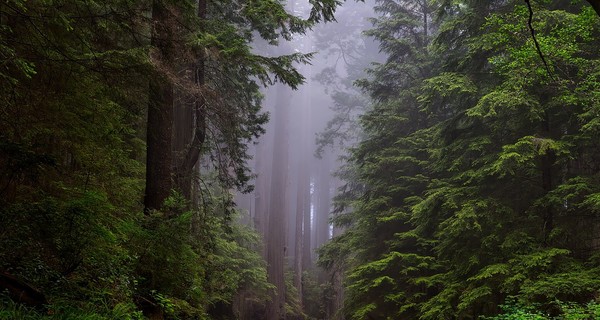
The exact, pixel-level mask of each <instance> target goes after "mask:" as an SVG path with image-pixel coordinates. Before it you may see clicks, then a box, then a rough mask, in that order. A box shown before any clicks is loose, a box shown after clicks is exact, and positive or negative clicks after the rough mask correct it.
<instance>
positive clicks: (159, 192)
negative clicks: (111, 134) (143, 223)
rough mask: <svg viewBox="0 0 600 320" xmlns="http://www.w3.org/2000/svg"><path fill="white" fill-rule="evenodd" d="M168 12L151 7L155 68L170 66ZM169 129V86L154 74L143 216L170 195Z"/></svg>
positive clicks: (155, 5)
mask: <svg viewBox="0 0 600 320" xmlns="http://www.w3.org/2000/svg"><path fill="white" fill-rule="evenodd" d="M168 20H169V10H168V9H167V8H166V7H165V6H164V5H163V4H162V3H161V2H160V1H158V0H155V1H154V2H153V3H152V25H153V29H152V38H151V44H152V47H153V48H155V49H156V57H154V58H155V59H157V60H158V61H159V62H158V63H159V64H161V65H163V66H164V67H171V66H172V63H171V62H172V59H173V47H172V45H173V44H172V40H173V30H172V26H170V24H169V22H168ZM172 125H173V86H172V83H171V81H170V80H169V79H168V77H167V76H166V75H164V74H162V73H161V72H160V71H156V72H155V74H154V75H153V76H152V77H151V79H150V93H149V101H148V126H147V129H146V130H147V141H146V144H147V156H146V194H145V197H144V208H145V210H144V211H145V212H146V213H148V212H149V211H150V210H155V209H160V208H161V207H162V205H163V202H164V201H165V199H166V198H167V197H168V196H169V193H170V192H171V142H172V138H171V134H172Z"/></svg>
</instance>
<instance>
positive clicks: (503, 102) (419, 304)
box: [322, 0, 600, 319]
mask: <svg viewBox="0 0 600 320" xmlns="http://www.w3.org/2000/svg"><path fill="white" fill-rule="evenodd" d="M380 4H381V6H380V7H378V10H379V12H381V13H382V14H381V16H380V17H378V18H377V19H375V20H374V21H375V29H374V30H372V31H370V32H369V34H371V35H373V36H375V37H376V38H377V40H378V41H380V43H381V48H382V50H383V51H384V52H386V53H387V54H388V55H389V57H388V60H387V61H386V62H385V63H383V64H380V65H375V66H374V67H373V68H372V69H371V70H370V75H371V76H372V77H373V78H372V79H369V80H361V81H359V85H361V86H362V87H363V88H364V89H365V90H366V91H367V92H368V93H369V94H370V95H371V98H372V100H373V105H372V109H371V110H370V111H368V112H367V113H366V114H365V115H364V116H363V117H362V118H361V123H360V124H361V127H362V129H363V130H364V134H365V136H364V138H363V139H362V141H361V142H360V143H359V144H358V146H357V147H355V148H353V149H352V150H351V152H352V155H351V157H350V165H349V170H353V172H352V174H349V175H348V177H349V178H350V179H352V184H351V185H353V186H355V187H354V189H352V190H349V191H346V193H345V194H343V195H342V196H340V197H341V198H343V199H344V204H345V205H346V210H347V213H345V214H343V215H342V217H340V218H338V219H337V221H343V223H344V225H345V226H347V233H346V234H345V235H344V236H343V237H340V238H338V239H336V240H334V241H333V242H332V243H331V244H330V245H328V246H327V247H326V248H325V250H324V251H323V253H325V254H326V255H325V256H324V258H323V260H322V263H324V264H325V265H326V266H333V265H343V266H344V267H345V268H346V270H347V285H346V288H347V292H346V295H347V299H346V308H345V314H346V316H347V317H348V318H352V319H370V318H376V319H395V318H402V319H405V318H406V319H475V318H478V317H480V316H486V315H493V314H497V313H498V312H499V310H498V306H499V305H500V304H501V303H502V301H504V300H505V299H506V298H507V297H509V296H514V297H516V299H517V300H518V301H519V305H518V306H516V305H515V306H512V307H509V308H512V309H510V310H508V309H507V311H506V312H505V315H502V316H498V317H499V318H498V319H546V318H547V317H548V314H549V315H550V316H552V317H554V316H559V315H558V311H556V310H559V309H560V308H558V307H557V306H558V304H554V302H553V301H555V300H556V299H558V300H560V301H568V302H567V303H566V305H569V304H570V303H571V302H573V303H585V302H587V301H590V300H591V299H593V298H594V297H595V296H596V295H597V293H598V292H599V290H600V286H599V283H598V281H597V280H596V279H597V278H598V264H597V262H596V261H595V260H594V258H593V257H591V253H592V252H593V251H594V250H595V249H596V241H595V240H594V239H592V238H593V236H590V235H592V234H596V233H597V231H594V230H596V229H597V228H598V220H597V218H596V215H597V212H598V211H597V208H598V206H597V201H596V198H597V197H596V195H597V194H598V188H599V186H600V184H599V180H598V174H599V172H600V167H598V165H597V161H596V160H595V159H597V157H598V155H599V154H598V150H600V149H599V148H598V147H599V146H598V143H597V139H595V138H594V137H593V136H592V133H591V132H592V131H593V132H595V133H597V132H596V131H594V130H595V129H591V128H595V124H593V123H595V122H594V121H596V120H597V119H596V120H594V119H595V118H597V116H598V114H597V113H596V114H594V115H592V113H590V110H592V109H593V110H596V109H597V107H598V101H600V100H597V99H596V100H594V99H593V98H592V99H590V98H591V96H590V94H588V93H585V92H595V91H597V90H598V89H599V88H600V87H598V84H599V83H600V82H599V81H598V78H597V76H598V73H597V72H598V70H599V69H598V66H599V65H598V60H599V56H598V51H597V48H598V45H599V39H600V24H599V23H598V20H597V17H595V16H594V13H593V11H592V10H591V9H590V8H586V7H579V6H567V5H564V4H562V3H561V4H559V3H555V2H550V1H548V2H538V3H535V4H534V12H535V15H534V20H533V27H534V28H535V29H536V35H537V37H538V40H539V42H540V44H541V47H542V53H543V54H544V55H545V56H546V60H547V61H548V62H549V67H550V69H551V71H552V74H551V75H548V74H547V72H546V69H545V67H544V65H543V63H541V61H540V57H539V55H538V52H537V51H536V49H535V46H534V45H533V42H532V39H531V34H530V32H529V29H528V27H527V22H528V18H529V11H528V10H527V8H526V6H524V5H522V4H521V3H518V2H516V1H508V2H507V1H476V0H474V1H460V2H456V1H441V2H435V3H432V4H431V7H429V8H428V9H430V10H429V11H427V12H424V9H425V8H424V7H421V8H417V9H418V10H417V9H415V8H413V7H411V3H404V2H399V3H397V2H394V3H391V2H386V1H381V2H380ZM434 11H435V14H436V16H437V18H436V19H434V20H433V22H431V20H428V21H429V22H431V23H430V24H429V25H428V26H429V27H431V30H434V32H435V33H434V34H431V35H427V36H431V38H432V40H433V41H432V42H430V43H428V45H427V46H423V45H422V42H420V41H419V39H423V37H424V36H425V35H423V34H420V33H419V32H422V31H423V30H424V22H423V21H424V19H425V18H430V17H432V16H433V14H434ZM418 27H423V28H421V29H418ZM415 28H417V29H415ZM408 31H412V32H408ZM590 79H594V80H590ZM584 88H585V89H584ZM584 91H585V92H584ZM592 95H594V94H592ZM588 128H590V130H591V131H587V130H588ZM348 211H349V212H348ZM350 248H351V249H350ZM523 305H528V306H533V307H532V308H525V307H522V306H523ZM538 307H539V308H538ZM590 308H593V307H590ZM574 309H576V308H575V307H574ZM560 310H563V311H561V312H562V315H560V316H561V317H562V316H564V318H565V319H566V318H567V315H568V316H572V317H575V318H576V317H577V315H576V314H577V313H578V312H580V311H581V310H580V311H576V310H574V311H573V313H572V314H570V313H569V312H571V311H568V310H567V309H566V308H562V309H560ZM581 312H589V311H581ZM503 316H505V317H504V318H502V317H503ZM585 317H588V318H590V316H583V318H585ZM560 319H563V318H560Z"/></svg>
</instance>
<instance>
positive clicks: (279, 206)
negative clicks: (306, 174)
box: [266, 86, 290, 320]
mask: <svg viewBox="0 0 600 320" xmlns="http://www.w3.org/2000/svg"><path fill="white" fill-rule="evenodd" d="M289 100H290V99H289V94H288V91H287V90H286V89H284V88H283V87H282V86H280V87H279V90H277V100H276V107H275V139H274V146H273V174H272V178H271V196H270V198H271V199H270V205H269V223H268V228H267V233H268V234H269V237H268V242H267V263H268V268H267V271H268V275H269V281H270V282H271V283H272V284H273V285H275V288H276V289H275V293H274V295H273V296H272V299H271V301H269V302H268V303H267V316H266V319H270V320H278V319H284V318H285V294H286V291H285V275H284V271H285V270H284V268H285V263H284V262H285V259H284V257H285V250H286V248H285V242H286V237H285V229H286V221H285V217H286V210H287V208H286V197H285V194H286V188H287V179H288V176H287V175H288V174H287V171H288V130H287V126H288V123H287V122H288V121H287V120H288V114H289Z"/></svg>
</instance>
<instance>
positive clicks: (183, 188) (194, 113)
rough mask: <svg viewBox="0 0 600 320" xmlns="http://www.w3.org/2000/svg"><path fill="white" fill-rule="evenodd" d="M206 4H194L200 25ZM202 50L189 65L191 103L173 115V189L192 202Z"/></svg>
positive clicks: (201, 135) (199, 139) (200, 129)
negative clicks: (192, 82) (175, 160)
mask: <svg viewBox="0 0 600 320" xmlns="http://www.w3.org/2000/svg"><path fill="white" fill-rule="evenodd" d="M206 10H207V1H206V0H200V1H198V11H197V15H198V18H199V19H200V21H204V20H205V19H206ZM203 50H204V48H200V49H199V50H198V51H197V52H196V54H195V57H194V58H195V60H196V61H194V62H193V63H192V67H191V70H192V74H193V80H194V84H195V88H193V89H192V93H193V94H192V101H191V102H190V101H186V102H185V103H183V104H182V105H181V106H178V108H177V109H176V111H175V128H176V131H175V135H174V139H175V143H174V147H175V148H174V150H173V151H174V154H175V157H176V159H177V162H176V167H177V168H176V176H175V179H176V183H177V189H178V190H179V191H180V192H181V193H182V194H183V196H184V197H185V198H186V199H188V200H191V199H192V184H193V178H194V167H195V166H196V164H197V163H198V160H199V159H200V154H201V150H202V146H203V144H204V140H205V139H206V123H205V122H206V117H205V111H204V110H205V105H206V101H205V100H204V98H203V95H201V94H199V91H201V90H202V88H203V86H204V84H205V82H206V80H205V71H204V59H205V57H204V52H203Z"/></svg>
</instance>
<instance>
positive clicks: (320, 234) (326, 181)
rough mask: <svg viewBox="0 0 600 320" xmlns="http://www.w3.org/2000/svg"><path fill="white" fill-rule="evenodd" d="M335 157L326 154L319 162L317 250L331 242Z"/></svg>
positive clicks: (329, 153)
mask: <svg viewBox="0 0 600 320" xmlns="http://www.w3.org/2000/svg"><path fill="white" fill-rule="evenodd" d="M332 158H333V155H332V154H331V152H326V153H325V154H324V155H323V159H321V161H319V168H318V172H319V177H318V178H317V185H316V190H317V199H318V200H317V201H318V202H317V212H316V219H315V220H316V222H317V223H316V227H315V228H316V232H317V236H316V243H315V248H318V247H320V246H322V245H323V244H325V242H327V240H329V212H330V211H331V194H330V188H331V162H332Z"/></svg>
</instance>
